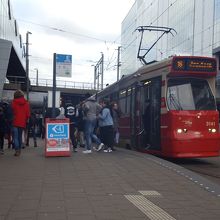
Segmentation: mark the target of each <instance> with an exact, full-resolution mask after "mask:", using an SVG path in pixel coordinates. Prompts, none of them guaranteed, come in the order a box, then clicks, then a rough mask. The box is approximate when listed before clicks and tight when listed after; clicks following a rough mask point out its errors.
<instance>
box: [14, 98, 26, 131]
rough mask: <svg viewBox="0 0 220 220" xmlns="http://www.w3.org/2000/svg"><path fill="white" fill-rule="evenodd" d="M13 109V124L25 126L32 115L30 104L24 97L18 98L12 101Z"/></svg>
mask: <svg viewBox="0 0 220 220" xmlns="http://www.w3.org/2000/svg"><path fill="white" fill-rule="evenodd" d="M11 107H12V111H13V122H12V124H13V126H14V127H20V128H25V127H26V124H27V120H28V118H29V117H30V106H29V103H28V101H27V100H26V99H25V98H24V97H20V98H16V99H14V100H13V101H12V103H11Z"/></svg>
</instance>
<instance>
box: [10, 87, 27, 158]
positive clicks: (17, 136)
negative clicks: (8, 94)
mask: <svg viewBox="0 0 220 220" xmlns="http://www.w3.org/2000/svg"><path fill="white" fill-rule="evenodd" d="M11 107H12V112H13V121H12V126H13V128H12V131H13V132H12V138H13V144H14V148H15V154H14V155H15V156H19V155H20V153H21V147H22V132H23V129H25V128H26V124H27V121H28V119H29V117H30V106H29V103H28V101H27V100H26V99H25V98H24V93H23V92H22V91H21V90H16V91H15V93H14V99H13V101H12V103H11Z"/></svg>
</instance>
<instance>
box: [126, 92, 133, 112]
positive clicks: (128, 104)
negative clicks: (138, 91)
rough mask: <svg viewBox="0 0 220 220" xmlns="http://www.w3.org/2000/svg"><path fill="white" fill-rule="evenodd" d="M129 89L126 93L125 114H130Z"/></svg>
mask: <svg viewBox="0 0 220 220" xmlns="http://www.w3.org/2000/svg"><path fill="white" fill-rule="evenodd" d="M131 91H132V90H131V88H129V89H128V91H127V105H126V106H127V107H126V113H127V114H130V107H131Z"/></svg>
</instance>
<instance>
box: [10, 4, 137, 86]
mask: <svg viewBox="0 0 220 220" xmlns="http://www.w3.org/2000/svg"><path fill="white" fill-rule="evenodd" d="M134 2H135V0H62V1H60V0H59V1H58V0H11V4H12V10H13V15H14V17H15V19H17V22H18V26H19V32H20V33H21V34H22V37H23V42H25V37H26V32H27V31H30V32H31V33H32V34H31V35H29V42H30V46H29V53H30V55H31V56H30V77H35V76H36V71H35V70H34V69H35V68H38V70H39V78H52V59H53V53H57V54H71V55H72V59H73V66H72V81H76V82H93V74H94V67H92V66H91V65H92V64H96V62H97V61H98V60H99V59H100V58H101V52H103V53H104V60H105V65H104V67H105V73H104V85H105V84H106V83H112V82H114V81H115V80H116V67H115V65H116V62H117V50H116V49H117V47H118V46H119V45H120V34H121V23H122V21H123V19H124V18H125V16H126V15H127V13H128V11H129V9H130V8H131V7H132V5H133V3H134ZM58 79H59V78H58ZM65 79H67V80H68V78H62V80H65Z"/></svg>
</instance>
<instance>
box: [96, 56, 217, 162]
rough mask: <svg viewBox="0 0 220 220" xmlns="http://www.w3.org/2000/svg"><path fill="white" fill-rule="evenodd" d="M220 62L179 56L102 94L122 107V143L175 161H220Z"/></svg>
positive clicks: (142, 72) (141, 72) (122, 80)
mask: <svg viewBox="0 0 220 220" xmlns="http://www.w3.org/2000/svg"><path fill="white" fill-rule="evenodd" d="M216 66H217V65H216V60H215V59H214V58H209V57H193V56H174V57H171V58H169V59H166V60H164V61H160V62H156V63H153V64H151V65H147V66H144V67H142V68H140V69H139V70H138V71H137V72H135V73H133V74H131V75H128V76H125V77H123V78H122V79H121V80H120V81H118V82H116V83H114V84H112V85H111V86H109V87H107V88H106V89H104V90H103V91H101V92H99V93H98V94H97V98H98V100H99V99H102V98H109V99H110V100H111V101H116V102H118V104H119V106H120V108H121V110H122V116H121V118H120V122H119V125H120V127H119V131H120V143H121V144H123V145H126V146H127V147H129V148H135V149H137V150H139V151H142V152H146V153H152V154H156V155H161V156H165V157H173V158H193V157H211V156H219V152H220V134H219V113H218V111H217V109H216V103H215V78H216V74H217V67H216Z"/></svg>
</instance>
